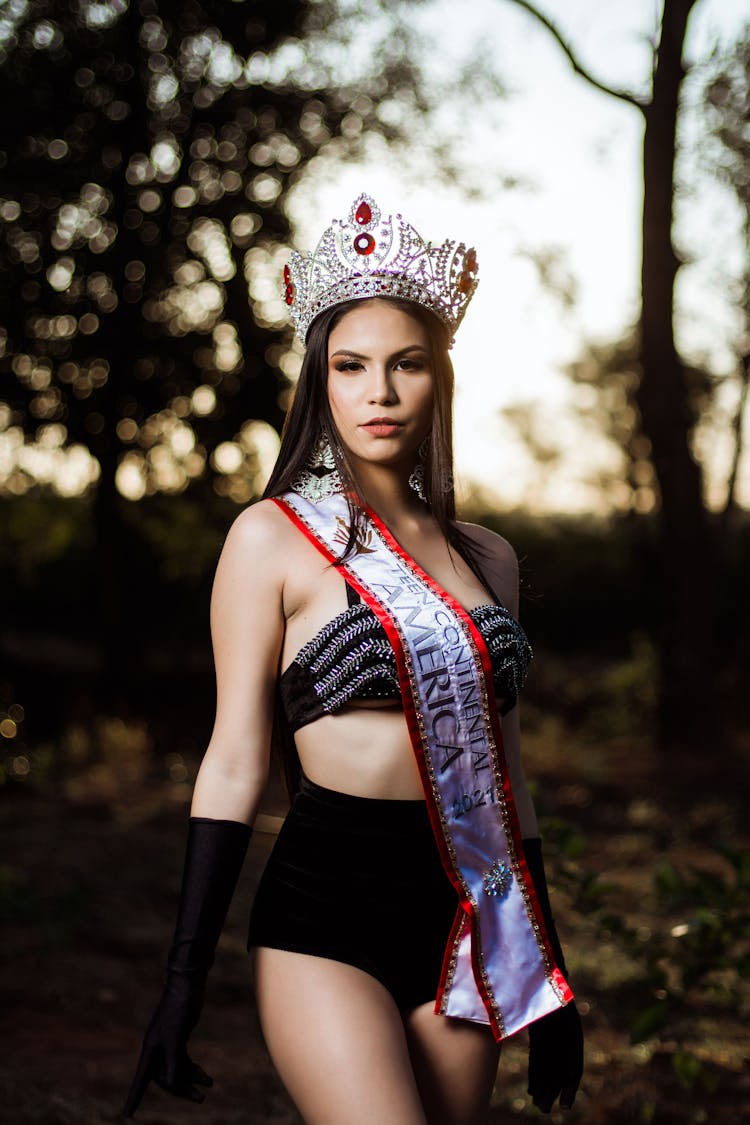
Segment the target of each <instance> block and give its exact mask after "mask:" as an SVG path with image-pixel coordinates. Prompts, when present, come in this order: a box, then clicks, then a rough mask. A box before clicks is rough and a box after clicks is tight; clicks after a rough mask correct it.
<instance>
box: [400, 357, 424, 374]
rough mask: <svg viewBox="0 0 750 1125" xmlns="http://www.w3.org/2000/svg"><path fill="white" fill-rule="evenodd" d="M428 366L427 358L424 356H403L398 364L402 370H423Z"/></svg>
mask: <svg viewBox="0 0 750 1125" xmlns="http://www.w3.org/2000/svg"><path fill="white" fill-rule="evenodd" d="M427 366H428V363H427V359H426V358H424V357H422V356H407V355H405V356H402V357H401V359H400V360H399V361H398V363H397V364H396V367H397V368H398V369H399V370H401V371H422V370H424V368H425V367H427Z"/></svg>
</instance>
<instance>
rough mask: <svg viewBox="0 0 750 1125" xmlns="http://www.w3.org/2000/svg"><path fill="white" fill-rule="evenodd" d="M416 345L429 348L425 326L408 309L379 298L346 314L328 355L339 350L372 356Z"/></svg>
mask: <svg viewBox="0 0 750 1125" xmlns="http://www.w3.org/2000/svg"><path fill="white" fill-rule="evenodd" d="M413 346H419V347H422V348H425V349H427V348H428V347H429V338H428V335H427V329H426V328H425V326H424V324H423V323H422V322H421V321H420V320H418V319H417V317H416V316H412V314H411V313H409V312H407V310H406V309H402V308H399V307H398V306H397V305H392V304H391V303H390V302H388V301H381V300H379V299H378V298H377V297H375V298H373V299H372V300H369V301H362V302H361V303H360V304H358V305H356V306H355V307H354V308H353V309H350V310H349V312H346V313H344V315H343V316H342V318H341V320H340V321H339V322H338V324H337V325H336V326H335V328H333V329H332V330H331V334H330V336H329V338H328V353H329V355H330V354H331V353H332V352H335V351H337V350H338V349H339V348H351V349H352V350H353V351H361V352H364V351H367V352H368V354H369V353H370V352H373V353H376V352H377V351H381V350H382V351H394V350H397V349H399V348H406V347H413Z"/></svg>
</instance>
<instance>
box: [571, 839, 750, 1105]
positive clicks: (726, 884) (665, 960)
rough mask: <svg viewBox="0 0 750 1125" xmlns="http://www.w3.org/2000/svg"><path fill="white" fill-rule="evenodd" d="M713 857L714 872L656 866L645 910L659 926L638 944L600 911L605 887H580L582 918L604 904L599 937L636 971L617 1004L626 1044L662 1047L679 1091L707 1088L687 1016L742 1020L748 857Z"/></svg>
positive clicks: (748, 931)
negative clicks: (612, 942) (718, 864)
mask: <svg viewBox="0 0 750 1125" xmlns="http://www.w3.org/2000/svg"><path fill="white" fill-rule="evenodd" d="M717 855H718V856H720V857H721V859H723V860H724V863H723V864H722V867H723V870H722V871H719V870H716V869H712V870H710V871H708V870H699V869H697V868H695V867H691V868H690V870H689V872H688V873H684V872H683V871H680V870H679V869H678V867H676V866H675V865H674V864H673V863H671V862H670V861H669V860H664V861H662V862H661V863H660V864H659V865H658V867H657V869H656V871H655V873H654V876H653V887H652V893H651V899H652V901H651V902H650V903H649V904H648V905H649V907H650V913H651V915H652V917H654V918H659V919H661V920H662V924H661V926H660V927H659V929H658V930H656V932H654V933H651V934H650V936H649V938H648V940H646V941H644V940H643V935H642V933H641V932H639V927H638V926H633V925H631V924H629V923H628V921H627V919H626V918H625V917H624V916H623V915H622V914H621V913H620V912H619V911H611V910H608V909H607V906H606V897H607V888H606V887H604V888H599V889H597V887H596V884H594V885H593V886H592V885H591V884H590V883H587V884H585V885H584V887H583V888H582V896H581V897H582V901H581V902H580V904H577V905H580V906H581V907H583V906H584V904H585V906H586V907H587V909H588V910H589V911H590V910H591V906H592V904H593V903H595V901H596V898H597V897H599V898H600V899H601V900H604V901H603V902H601V903H600V907H599V921H600V924H601V926H602V928H603V931H604V932H605V933H606V935H607V936H608V937H610V936H612V937H614V938H615V939H616V940H617V941H618V942H619V943H620V945H621V946H622V948H623V949H624V951H625V952H626V954H627V955H628V957H629V958H630V959H631V961H632V962H634V964H635V966H636V974H635V976H634V978H633V979H632V981H630V982H629V984H628V985H627V989H626V990H625V991H626V992H627V997H625V996H622V997H621V999H622V1002H623V1007H624V1009H625V1011H626V1012H627V1014H628V1020H629V1028H630V1038H631V1042H632V1043H641V1042H644V1041H645V1040H647V1039H651V1038H653V1037H655V1036H657V1037H658V1038H659V1039H660V1040H662V1041H667V1040H668V1041H670V1042H671V1043H672V1044H673V1045H674V1047H673V1055H672V1063H673V1067H674V1070H675V1073H676V1074H677V1077H678V1078H679V1080H680V1081H681V1083H682V1084H683V1085H684V1086H686V1087H687V1088H690V1087H692V1086H693V1084H695V1083H696V1082H701V1081H705V1083H707V1084H708V1085H709V1086H710V1083H711V1081H712V1076H711V1074H710V1073H709V1072H708V1071H706V1069H705V1068H704V1066H703V1064H702V1062H701V1060H700V1058H698V1057H697V1056H696V1054H695V1052H694V1048H695V1043H696V1036H695V1030H694V1025H693V1020H694V1014H695V1012H696V1011H697V1010H703V1011H706V1010H708V1011H710V1012H711V1013H712V1014H713V1015H714V1016H715V1017H718V1018H721V1013H722V1011H724V1012H727V1013H731V1014H732V1015H733V1016H737V1017H739V1018H740V1019H747V1017H748V1016H750V897H749V892H750V852H745V851H740V850H737V849H734V848H730V847H726V846H722V847H720V848H719V849H718V851H717Z"/></svg>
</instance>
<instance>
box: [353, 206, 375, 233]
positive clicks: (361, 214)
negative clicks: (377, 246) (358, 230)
mask: <svg viewBox="0 0 750 1125" xmlns="http://www.w3.org/2000/svg"><path fill="white" fill-rule="evenodd" d="M354 221H355V223H359V225H360V226H361V227H366V226H367V224H368V223H369V222H372V211H371V209H370V205H369V203H365V201H364V199H363V200H362V202H361V203H360V205H359V207H358V208H357V210H356V211H355V213H354Z"/></svg>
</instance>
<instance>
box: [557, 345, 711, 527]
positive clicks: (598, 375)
mask: <svg viewBox="0 0 750 1125" xmlns="http://www.w3.org/2000/svg"><path fill="white" fill-rule="evenodd" d="M567 373H568V376H569V377H570V379H571V381H572V382H573V384H574V385H575V387H576V398H575V409H576V411H577V413H578V414H579V416H580V418H581V421H582V423H583V424H584V425H585V426H587V427H590V428H592V429H593V431H594V432H595V433H601V434H604V436H605V437H606V438H608V439H609V440H610V441H611V442H612V443H613V445H614V447H615V448H616V449H617V450H619V451H620V453H621V457H620V464H619V465H618V466H617V468H616V469H613V470H612V472H611V473H609V474H604V475H602V476H601V477H600V478H599V480H598V482H597V483H598V484H599V487H600V488H601V490H602V491H603V492H604V494H605V496H606V497H607V499H608V501H609V502H610V504H611V505H612V507H613V508H614V510H615V511H618V512H624V513H626V512H630V511H633V512H636V513H638V514H648V513H650V512H652V511H658V509H659V507H660V500H659V485H658V481H657V479H656V472H655V469H654V464H653V459H652V457H651V442H650V441H649V439H648V437H647V436H646V435H645V433H644V432H643V426H642V423H641V417H640V412H639V410H638V404H637V390H638V386H639V384H640V381H641V377H642V371H641V366H640V362H639V358H638V342H637V335H636V333H635V332H631V333H629V334H628V335H627V336H625V337H624V338H623V339H621V340H618V341H615V342H614V343H612V344H595V343H589V344H587V345H586V346H585V347H584V350H583V353H582V355H581V356H580V357H579V358H578V359H577V360H575V361H574V362H573V363H571V364H569V366H568V368H567ZM684 374H685V380H686V385H687V389H688V402H689V409H690V413H691V416H692V419H693V423H694V424H695V423H697V422H698V420H699V419H700V418H702V417H703V416H704V415H705V414H706V413H707V412H708V411H709V410H710V409H711V407H712V403H713V401H714V397H715V391H716V388H717V386H718V382H717V380H715V379H713V378H712V377H711V376H710V375H709V374H708V373H707V372H705V371H702V370H700V369H699V368H696V367H692V366H690V365H689V364H684Z"/></svg>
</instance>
